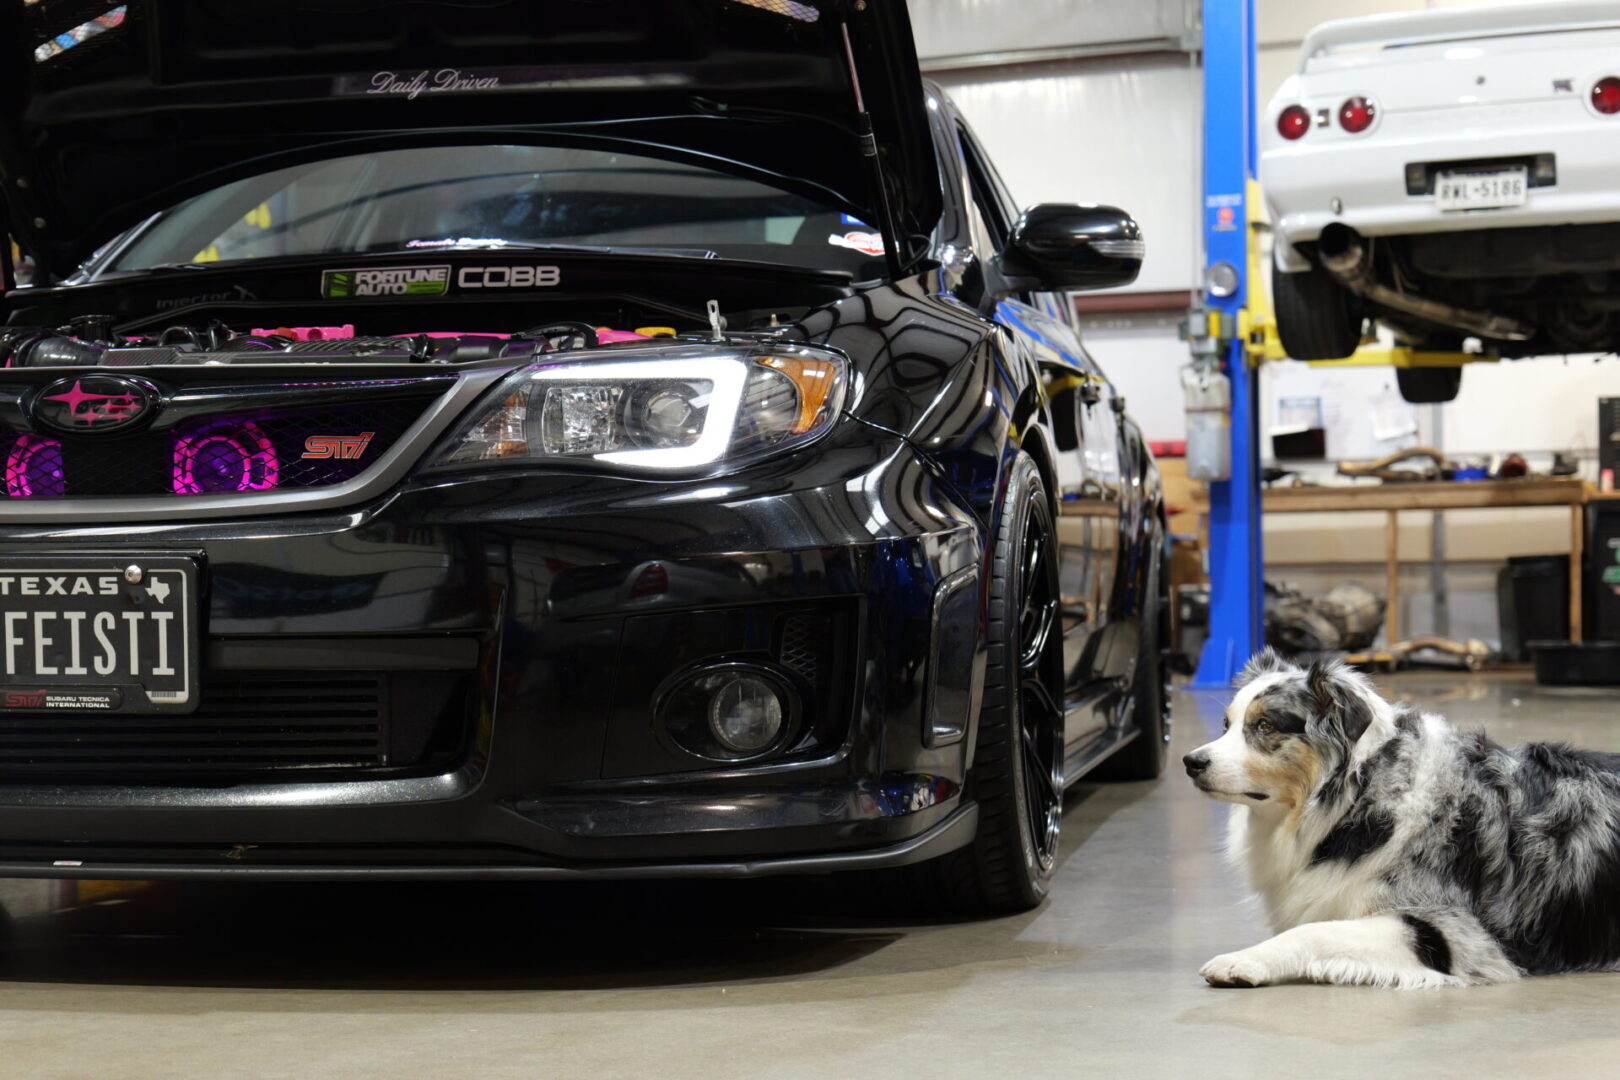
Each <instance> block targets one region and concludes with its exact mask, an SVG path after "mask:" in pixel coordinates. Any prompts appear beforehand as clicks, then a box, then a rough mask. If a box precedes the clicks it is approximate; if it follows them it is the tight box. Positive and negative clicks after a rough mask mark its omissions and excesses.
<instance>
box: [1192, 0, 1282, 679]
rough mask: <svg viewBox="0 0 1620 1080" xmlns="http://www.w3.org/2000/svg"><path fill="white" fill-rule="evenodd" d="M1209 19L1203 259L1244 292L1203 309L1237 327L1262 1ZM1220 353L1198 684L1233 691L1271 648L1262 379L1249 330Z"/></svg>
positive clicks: (1220, 0)
mask: <svg viewBox="0 0 1620 1080" xmlns="http://www.w3.org/2000/svg"><path fill="white" fill-rule="evenodd" d="M1203 15H1204V56H1203V60H1204V189H1203V190H1204V261H1205V266H1206V268H1213V267H1216V266H1219V265H1220V264H1222V263H1225V264H1226V266H1227V267H1230V268H1231V271H1232V272H1233V273H1235V275H1236V288H1235V289H1233V290H1232V291H1231V292H1230V293H1229V294H1228V295H1225V296H1215V295H1214V294H1213V292H1211V291H1210V290H1207V289H1206V290H1205V292H1206V295H1205V298H1204V303H1205V304H1206V305H1207V306H1208V308H1209V309H1210V311H1211V312H1212V315H1213V318H1212V319H1211V323H1212V324H1213V325H1217V326H1230V327H1234V328H1238V327H1240V326H1241V325H1242V324H1241V323H1240V319H1242V318H1243V313H1244V310H1245V308H1246V306H1247V303H1248V296H1249V287H1250V284H1251V282H1250V280H1249V278H1250V254H1249V248H1250V239H1249V200H1250V193H1251V192H1252V191H1253V190H1254V183H1253V181H1254V176H1255V154H1256V147H1255V130H1254V125H1255V100H1254V68H1255V38H1254V0H1203ZM1223 269H1224V268H1223ZM1223 276H1225V275H1223ZM1210 280H1212V276H1211V275H1210V274H1209V273H1208V271H1207V270H1206V274H1205V281H1206V282H1207V281H1210ZM1222 291H1224V290H1222ZM1220 351H1221V356H1222V360H1223V366H1224V368H1225V370H1226V374H1227V375H1228V377H1230V378H1231V380H1232V427H1231V439H1232V477H1231V479H1230V480H1224V481H1219V482H1216V483H1212V484H1210V485H1209V514H1210V527H1209V581H1210V590H1209V591H1210V609H1209V637H1208V640H1207V641H1206V642H1205V645H1204V651H1203V655H1202V656H1201V657H1200V658H1199V662H1198V672H1197V675H1196V676H1195V677H1194V680H1193V685H1195V686H1200V687H1216V686H1226V685H1228V684H1230V683H1231V681H1232V676H1233V675H1235V674H1237V672H1238V670H1239V669H1240V668H1241V667H1242V666H1243V663H1244V662H1245V661H1246V660H1247V659H1248V657H1249V656H1250V654H1252V653H1254V652H1255V651H1256V650H1258V649H1259V648H1260V646H1261V643H1262V642H1263V641H1264V636H1263V627H1262V614H1263V600H1264V591H1265V588H1264V582H1265V578H1264V574H1263V570H1262V565H1263V557H1262V554H1263V549H1262V541H1263V536H1262V533H1261V531H1260V439H1259V426H1258V417H1257V415H1256V413H1257V411H1258V404H1259V398H1258V395H1257V393H1256V382H1257V380H1256V374H1257V373H1256V370H1255V368H1254V367H1253V365H1252V364H1251V363H1250V358H1249V352H1248V342H1247V336H1246V335H1245V334H1244V333H1241V332H1231V333H1227V334H1222V335H1220Z"/></svg>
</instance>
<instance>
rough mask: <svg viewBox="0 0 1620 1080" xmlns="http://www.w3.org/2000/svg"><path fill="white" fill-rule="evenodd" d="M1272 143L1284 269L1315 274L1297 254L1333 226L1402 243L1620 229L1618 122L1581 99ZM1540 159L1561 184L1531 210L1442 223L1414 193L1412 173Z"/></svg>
mask: <svg viewBox="0 0 1620 1080" xmlns="http://www.w3.org/2000/svg"><path fill="white" fill-rule="evenodd" d="M1264 138H1265V140H1266V142H1265V149H1264V152H1263V153H1262V154H1261V158H1260V180H1261V183H1262V185H1263V187H1264V190H1265V197H1266V204H1267V209H1268V212H1269V214H1270V217H1271V223H1272V227H1273V229H1274V230H1275V232H1276V236H1277V238H1278V242H1277V243H1276V244H1275V245H1274V248H1273V255H1274V257H1275V258H1276V260H1277V264H1278V266H1279V267H1281V268H1282V269H1284V270H1289V271H1299V270H1304V269H1307V268H1308V266H1309V263H1308V261H1307V260H1306V258H1305V256H1304V255H1303V254H1301V253H1300V252H1299V251H1298V250H1296V245H1299V244H1303V243H1310V242H1313V241H1315V240H1316V239H1317V237H1319V236H1320V235H1321V233H1322V229H1323V228H1324V227H1325V226H1327V225H1329V224H1332V223H1335V222H1337V223H1339V224H1342V225H1348V226H1349V227H1350V228H1352V229H1355V230H1356V231H1357V232H1359V233H1361V234H1362V235H1364V236H1406V235H1410V234H1413V233H1432V232H1455V231H1460V230H1473V229H1489V228H1503V229H1510V228H1519V227H1523V226H1530V225H1583V224H1594V223H1602V222H1612V221H1620V188H1617V187H1616V186H1615V184H1614V179H1613V174H1614V153H1613V151H1614V145H1615V140H1616V139H1620V117H1614V118H1611V117H1597V116H1594V115H1593V114H1592V113H1591V112H1590V111H1588V110H1587V109H1585V108H1584V107H1583V105H1582V104H1581V102H1579V101H1577V100H1573V99H1571V100H1568V101H1554V102H1545V103H1534V102H1532V103H1519V104H1505V105H1504V104H1496V105H1473V106H1455V107H1449V108H1435V109H1421V110H1412V111H1406V112H1396V113H1388V114H1385V115H1384V116H1382V117H1381V118H1380V120H1379V123H1378V126H1377V127H1376V128H1375V129H1374V130H1373V131H1371V132H1369V133H1368V134H1366V135H1365V136H1360V137H1356V136H1350V135H1346V134H1345V133H1343V132H1340V131H1337V130H1331V129H1330V130H1325V131H1324V130H1320V129H1315V128H1313V129H1312V130H1311V131H1309V132H1307V133H1306V135H1305V137H1304V138H1302V139H1300V140H1299V141H1298V142H1285V141H1284V140H1283V139H1281V137H1280V136H1278V135H1277V134H1276V133H1275V132H1274V131H1271V130H1267V131H1266V132H1265V134H1264ZM1537 154H1553V155H1554V156H1555V157H1556V160H1557V169H1558V176H1557V182H1556V183H1555V184H1553V185H1551V186H1547V187H1532V188H1531V189H1530V190H1529V192H1528V198H1527V200H1526V202H1525V204H1524V205H1523V206H1516V207H1505V208H1501V209H1491V210H1468V211H1461V212H1445V213H1442V212H1441V211H1440V210H1439V209H1438V208H1437V207H1436V206H1435V199H1434V196H1433V195H1432V194H1431V195H1408V194H1407V191H1406V179H1405V178H1406V171H1405V170H1406V166H1407V165H1408V164H1409V163H1413V162H1449V161H1457V162H1464V161H1479V160H1481V159H1498V158H1515V157H1534V156H1535V155H1537ZM1335 200H1337V202H1338V205H1339V207H1340V209H1339V210H1338V211H1337V212H1335V210H1334V209H1333V206H1334V204H1335Z"/></svg>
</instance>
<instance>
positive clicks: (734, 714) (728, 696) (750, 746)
mask: <svg viewBox="0 0 1620 1080" xmlns="http://www.w3.org/2000/svg"><path fill="white" fill-rule="evenodd" d="M705 681H710V682H715V683H719V686H718V687H717V688H715V689H713V690H712V691H710V695H709V731H710V732H711V733H712V734H713V735H714V737H715V740H716V741H717V742H719V743H720V745H721V746H723V747H725V748H726V749H727V750H730V751H731V752H732V753H736V754H757V753H760V752H761V751H763V750H765V749H767V748H768V747H770V745H771V744H772V743H774V742H775V741H776V739H777V737H778V736H779V735H781V734H782V719H783V715H784V710H783V708H782V698H781V696H780V695H779V694H778V693H777V692H776V689H775V687H773V686H771V684H770V683H768V682H766V681H765V680H764V679H761V678H758V677H757V676H754V675H735V674H734V675H716V676H711V677H710V679H709V680H705Z"/></svg>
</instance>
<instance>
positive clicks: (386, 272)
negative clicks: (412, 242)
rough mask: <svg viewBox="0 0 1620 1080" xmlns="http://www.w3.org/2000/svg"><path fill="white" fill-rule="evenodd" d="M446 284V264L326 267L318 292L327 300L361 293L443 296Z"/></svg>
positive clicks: (448, 271)
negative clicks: (338, 268)
mask: <svg viewBox="0 0 1620 1080" xmlns="http://www.w3.org/2000/svg"><path fill="white" fill-rule="evenodd" d="M449 288H450V268H449V267H448V266H390V267H387V268H386V269H383V268H378V269H370V270H367V269H356V270H327V271H325V272H323V273H322V274H321V295H322V296H324V297H326V298H327V299H328V300H345V299H348V298H350V297H361V296H443V295H444V294H445V293H446V292H447V291H448V290H449Z"/></svg>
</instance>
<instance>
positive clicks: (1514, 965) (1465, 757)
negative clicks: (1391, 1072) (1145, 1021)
mask: <svg viewBox="0 0 1620 1080" xmlns="http://www.w3.org/2000/svg"><path fill="white" fill-rule="evenodd" d="M1237 685H1238V692H1237V696H1236V697H1235V698H1234V699H1233V700H1232V703H1231V705H1230V706H1228V707H1227V710H1226V731H1225V733H1224V734H1223V735H1221V736H1220V737H1219V738H1217V739H1216V740H1215V741H1214V742H1211V743H1208V744H1206V745H1204V746H1201V747H1199V748H1198V749H1197V750H1194V751H1193V752H1192V753H1190V754H1188V755H1187V756H1186V757H1185V758H1184V759H1183V762H1184V764H1185V765H1186V767H1187V774H1188V775H1189V776H1191V777H1192V779H1193V782H1194V783H1195V784H1197V786H1198V788H1199V790H1200V791H1203V792H1205V793H1206V794H1208V795H1209V796H1211V797H1212V798H1215V799H1219V800H1221V801H1222V802H1229V803H1232V804H1234V805H1233V809H1232V819H1231V826H1230V834H1229V848H1230V854H1231V857H1232V860H1233V862H1234V863H1235V864H1236V865H1237V866H1238V867H1239V868H1240V870H1241V871H1243V872H1245V873H1247V875H1248V877H1249V880H1250V883H1251V884H1252V886H1253V887H1254V889H1255V891H1256V892H1257V893H1258V894H1259V896H1260V898H1261V900H1262V901H1263V902H1264V904H1265V909H1266V914H1267V915H1268V916H1269V918H1270V921H1271V926H1272V929H1273V931H1274V932H1275V934H1276V936H1275V937H1272V938H1270V939H1268V940H1266V941H1263V942H1261V943H1260V944H1258V945H1255V946H1253V947H1251V948H1247V949H1244V950H1242V951H1241V952H1233V953H1226V954H1225V955H1223V956H1217V957H1215V959H1213V960H1211V961H1210V962H1209V963H1207V964H1205V965H1204V968H1203V970H1202V972H1200V974H1202V975H1203V977H1204V978H1205V979H1206V980H1208V981H1209V982H1210V983H1212V984H1214V985H1216V986H1267V985H1270V984H1273V983H1281V982H1292V981H1301V980H1304V981H1311V982H1324V983H1362V984H1367V985H1372V986H1392V987H1401V988H1417V987H1431V986H1464V985H1468V984H1471V983H1486V982H1500V981H1503V980H1507V979H1516V978H1518V977H1519V976H1520V975H1525V974H1530V975H1543V974H1551V973H1554V972H1561V971H1602V970H1615V969H1620V755H1614V754H1599V753H1592V752H1590V751H1585V750H1573V749H1571V748H1569V747H1567V746H1559V745H1550V744H1545V743H1532V744H1530V745H1527V746H1521V747H1518V748H1516V749H1511V750H1510V749H1506V748H1504V747H1501V746H1498V745H1496V744H1495V743H1493V742H1491V741H1490V740H1489V739H1487V738H1486V737H1485V735H1484V733H1483V732H1460V731H1458V730H1456V729H1455V728H1453V727H1452V726H1451V725H1450V724H1448V723H1447V722H1446V721H1445V720H1444V719H1442V718H1441V717H1439V716H1435V715H1433V714H1430V713H1424V712H1419V711H1418V710H1417V709H1415V708H1412V707H1411V706H1409V705H1392V704H1390V703H1389V702H1387V701H1385V700H1384V699H1383V698H1381V697H1380V696H1379V695H1378V694H1377V692H1376V691H1374V689H1373V688H1372V686H1371V684H1370V683H1368V682H1367V680H1366V679H1364V678H1362V677H1361V676H1360V675H1358V674H1356V673H1355V672H1353V671H1351V670H1350V669H1348V668H1346V667H1344V666H1343V665H1340V664H1337V663H1315V664H1312V665H1311V666H1310V667H1309V668H1302V667H1299V666H1296V665H1294V664H1291V663H1288V662H1287V661H1285V660H1283V659H1281V658H1280V657H1278V656H1277V655H1276V654H1275V653H1273V652H1271V651H1269V650H1268V651H1266V652H1264V653H1261V654H1260V655H1259V656H1257V657H1255V658H1254V659H1253V660H1252V661H1250V662H1249V665H1248V667H1246V668H1245V669H1244V671H1243V673H1242V674H1241V675H1240V676H1238V683H1237Z"/></svg>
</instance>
